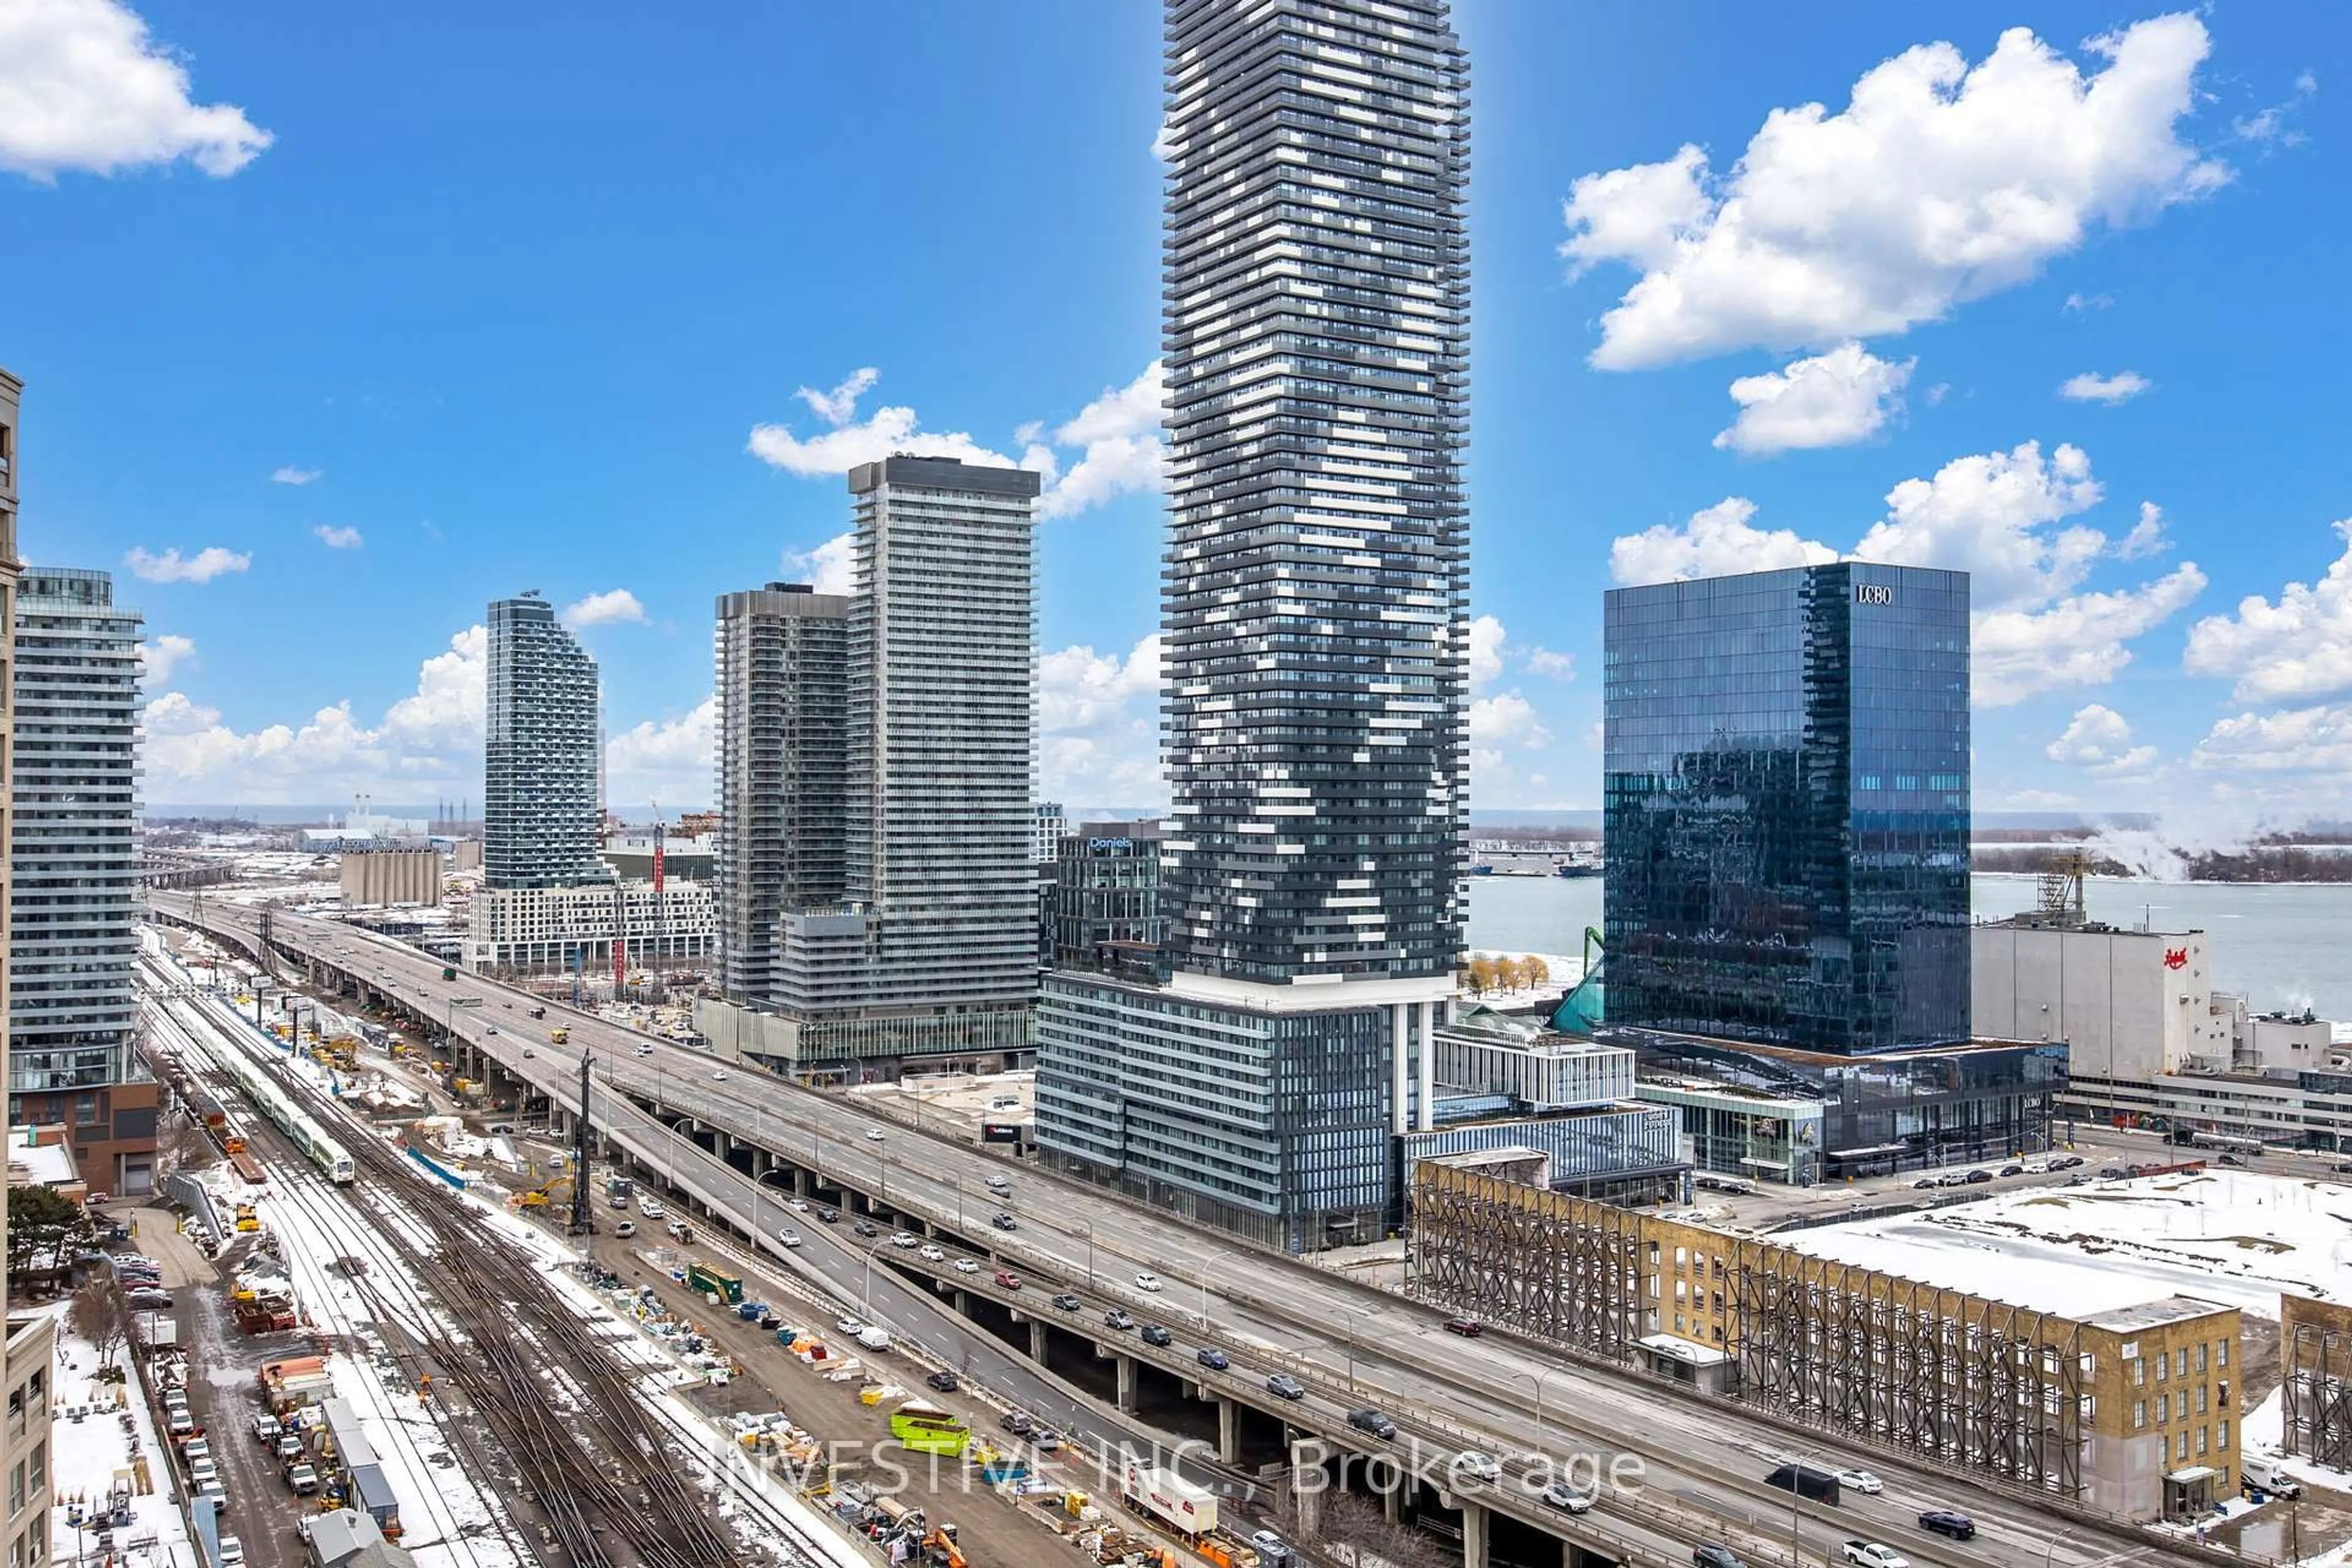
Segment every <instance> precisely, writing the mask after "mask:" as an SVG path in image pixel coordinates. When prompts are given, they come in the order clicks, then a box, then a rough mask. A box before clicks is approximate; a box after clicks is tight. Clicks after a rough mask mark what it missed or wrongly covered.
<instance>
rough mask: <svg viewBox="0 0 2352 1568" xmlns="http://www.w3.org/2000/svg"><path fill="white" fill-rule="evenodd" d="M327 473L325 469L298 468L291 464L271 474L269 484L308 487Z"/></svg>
mask: <svg viewBox="0 0 2352 1568" xmlns="http://www.w3.org/2000/svg"><path fill="white" fill-rule="evenodd" d="M325 472H326V470H325V469H324V468H295V467H294V466H293V465H291V464H290V463H289V464H288V465H287V466H286V467H284V468H278V469H277V470H276V471H274V472H273V473H271V474H270V476H269V482H270V483H271V484H273V485H307V484H309V483H310V481H311V480H313V479H317V478H319V476H320V475H321V474H323V473H325Z"/></svg>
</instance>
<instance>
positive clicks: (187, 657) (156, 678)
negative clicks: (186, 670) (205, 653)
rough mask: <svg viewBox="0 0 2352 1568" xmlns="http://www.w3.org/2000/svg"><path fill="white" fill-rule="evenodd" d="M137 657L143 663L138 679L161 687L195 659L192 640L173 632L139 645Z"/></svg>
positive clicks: (194, 648) (194, 646)
mask: <svg viewBox="0 0 2352 1568" xmlns="http://www.w3.org/2000/svg"><path fill="white" fill-rule="evenodd" d="M139 656H140V658H141V659H142V660H143V661H144V663H143V667H142V669H141V671H140V679H141V680H142V681H143V682H145V683H147V684H149V685H152V686H161V685H162V684H163V682H165V681H167V680H169V679H172V672H173V670H175V669H179V668H182V667H184V666H185V665H187V664H189V663H190V662H192V661H193V660H194V658H195V657H196V645H195V642H194V639H193V638H189V637H181V636H180V635H178V634H177V633H175V632H166V633H164V634H163V636H161V637H152V638H150V639H149V640H147V641H146V642H143V643H141V644H140V645H139Z"/></svg>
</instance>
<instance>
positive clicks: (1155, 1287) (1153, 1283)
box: [1135, 1274, 1167, 1293]
mask: <svg viewBox="0 0 2352 1568" xmlns="http://www.w3.org/2000/svg"><path fill="white" fill-rule="evenodd" d="M1135 1288H1136V1289H1139V1290H1150V1291H1153V1292H1155V1293H1156V1292H1158V1291H1160V1290H1164V1289H1167V1287H1166V1286H1164V1285H1162V1284H1161V1283H1160V1276H1159V1275H1157V1274H1139V1275H1137V1276H1136V1277H1135Z"/></svg>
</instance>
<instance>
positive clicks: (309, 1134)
mask: <svg viewBox="0 0 2352 1568" xmlns="http://www.w3.org/2000/svg"><path fill="white" fill-rule="evenodd" d="M173 1022H174V1023H175V1024H176V1023H180V1021H179V1020H178V1019H174V1020H173ZM204 1022H205V1025H206V1026H207V1027H206V1028H205V1030H204V1031H202V1033H201V1034H200V1033H199V1031H198V1030H196V1029H194V1028H192V1027H189V1026H186V1025H185V1024H181V1025H180V1029H181V1033H182V1034H183V1035H184V1036H186V1037H187V1038H188V1041H189V1043H190V1044H191V1045H192V1046H194V1048H195V1049H196V1050H197V1051H198V1052H199V1053H201V1054H202V1055H203V1056H204V1057H205V1058H206V1059H207V1060H209V1061H211V1062H212V1063H213V1064H214V1065H215V1066H216V1067H218V1068H220V1069H221V1070H222V1071H223V1072H225V1073H226V1074H228V1076H229V1078H230V1079H232V1080H233V1081H234V1082H235V1083H236V1087H237V1088H238V1089H242V1090H244V1092H245V1098H246V1099H247V1100H250V1101H251V1102H252V1103H253V1107H254V1109H255V1110H258V1111H260V1112H261V1114H262V1115H264V1116H266V1117H268V1119H269V1122H270V1125H271V1126H273V1127H275V1128H277V1129H278V1131H280V1132H283V1133H284V1134H286V1136H287V1137H288V1138H289V1139H290V1140H292V1141H293V1143H294V1146H295V1147H296V1148H298V1149H299V1150H301V1151H302V1157H303V1158H304V1159H306V1160H308V1161H310V1163H312V1164H313V1165H316V1166H318V1167H319V1169H320V1172H321V1173H324V1175H325V1176H326V1178H327V1180H329V1181H331V1182H333V1183H335V1184H337V1185H339V1186H348V1185H349V1184H351V1183H352V1181H353V1180H354V1179H355V1178H356V1177H357V1175H358V1173H359V1172H358V1167H357V1166H355V1165H353V1164H352V1156H351V1154H350V1152H348V1151H347V1150H345V1149H344V1147H343V1146H342V1145H341V1143H338V1142H335V1141H334V1140H333V1139H332V1138H331V1137H329V1136H328V1135H327V1133H326V1131H325V1130H324V1129H322V1128H321V1127H320V1125H319V1124H318V1123H317V1122H316V1121H312V1120H311V1119H310V1115H309V1114H308V1113H307V1112H305V1111H304V1110H302V1108H301V1107H300V1106H299V1105H297V1104H295V1103H294V1100H293V1098H292V1097H291V1096H290V1095H289V1094H288V1093H287V1091H286V1089H285V1087H284V1086H283V1085H281V1084H278V1083H275V1082H273V1081H271V1079H269V1077H268V1074H267V1073H265V1072H264V1071H263V1070H262V1068H261V1064H260V1063H258V1062H257V1061H256V1060H254V1058H253V1057H252V1055H251V1053H250V1052H249V1051H248V1050H247V1049H246V1048H245V1047H244V1046H243V1045H242V1043H238V1044H224V1043H222V1042H221V1041H220V1040H219V1037H217V1036H216V1035H214V1034H213V1033H212V1029H211V1027H210V1026H212V1025H213V1020H212V1019H211V1018H210V1017H206V1018H205V1020H204ZM242 1026H244V1020H243V1019H241V1018H240V1019H238V1020H236V1023H235V1024H232V1025H226V1026H224V1027H242ZM223 1120H224V1122H226V1117H224V1119H223ZM248 1179H250V1178H248Z"/></svg>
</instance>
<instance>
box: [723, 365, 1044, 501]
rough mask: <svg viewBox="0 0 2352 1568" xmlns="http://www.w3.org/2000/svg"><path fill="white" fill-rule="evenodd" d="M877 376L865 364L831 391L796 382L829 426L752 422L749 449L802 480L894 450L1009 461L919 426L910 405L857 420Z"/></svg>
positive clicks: (963, 438) (958, 435)
mask: <svg viewBox="0 0 2352 1568" xmlns="http://www.w3.org/2000/svg"><path fill="white" fill-rule="evenodd" d="M879 379H880V374H879V373H878V372H877V371H875V370H874V369H872V368H871V367H870V366H868V367H862V368H860V369H858V370H856V371H855V372H853V373H852V374H850V376H849V377H848V379H846V380H845V381H844V382H842V383H841V384H839V385H838V386H835V388H834V389H833V390H832V391H830V392H819V391H816V390H815V389H814V388H812V387H806V386H803V387H801V388H800V389H799V390H798V391H796V392H795V393H794V394H793V395H794V396H796V397H798V398H799V399H800V400H801V401H802V402H803V403H806V404H807V405H809V406H810V407H811V408H813V409H814V410H815V411H816V414H817V417H818V418H820V419H821V420H823V421H824V424H825V425H826V426H828V428H826V429H824V430H823V431H820V432H818V433H817V434H815V435H814V436H810V437H806V438H803V437H799V436H795V435H794V434H793V431H792V427H791V426H787V425H755V426H752V427H751V440H750V442H749V444H748V449H749V450H750V451H751V455H752V456H753V457H755V458H759V459H760V460H761V462H764V463H767V464H769V465H771V466H772V467H774V468H782V469H783V470H784V471H785V472H786V473H790V474H797V475H799V476H800V477H801V478H803V479H820V478H824V477H827V476H832V475H838V474H845V473H847V472H849V470H850V469H852V468H856V467H857V466H858V465H859V464H861V463H878V462H880V461H881V460H882V459H883V458H887V457H889V456H890V455H891V454H893V453H898V452H903V453H907V454H909V455H911V456H914V457H919V458H960V459H961V460H962V461H964V462H967V463H985V464H989V465H991V466H992V467H995V468H1011V467H1013V459H1012V458H1007V457H1005V456H1003V454H1002V453H999V452H992V451H990V450H989V449H988V448H987V447H983V446H982V445H981V444H980V443H979V442H977V441H975V440H973V439H972V438H971V437H970V436H967V435H965V434H963V433H962V432H961V431H954V430H950V431H932V430H925V429H922V428H921V427H920V422H919V420H918V419H917V418H916V416H915V411H914V410H913V409H911V408H907V407H902V406H897V405H884V406H882V407H880V408H877V409H876V410H875V411H874V412H873V413H872V414H871V415H869V416H866V418H864V419H856V418H855V417H854V416H856V412H857V400H858V399H859V398H860V397H861V396H863V395H865V394H866V392H867V391H868V390H870V389H871V388H872V387H873V385H874V384H875V383H876V382H877V381H878V380H879Z"/></svg>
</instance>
